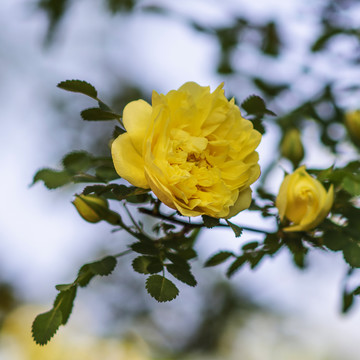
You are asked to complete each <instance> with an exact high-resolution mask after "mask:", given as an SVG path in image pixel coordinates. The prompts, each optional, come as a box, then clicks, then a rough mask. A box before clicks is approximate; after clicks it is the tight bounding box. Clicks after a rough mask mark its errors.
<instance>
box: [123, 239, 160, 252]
mask: <svg viewBox="0 0 360 360" xmlns="http://www.w3.org/2000/svg"><path fill="white" fill-rule="evenodd" d="M130 248H131V249H132V250H134V251H135V252H137V253H139V254H144V255H158V254H159V250H158V248H156V247H155V245H154V244H153V243H152V242H150V241H147V242H136V243H134V244H131V245H130Z"/></svg>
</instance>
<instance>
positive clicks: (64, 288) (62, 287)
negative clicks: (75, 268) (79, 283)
mask: <svg viewBox="0 0 360 360" xmlns="http://www.w3.org/2000/svg"><path fill="white" fill-rule="evenodd" d="M73 286H75V285H74V284H73V283H71V284H59V285H55V289H56V290H59V291H67V290H70V289H71V288H72V287H73Z"/></svg>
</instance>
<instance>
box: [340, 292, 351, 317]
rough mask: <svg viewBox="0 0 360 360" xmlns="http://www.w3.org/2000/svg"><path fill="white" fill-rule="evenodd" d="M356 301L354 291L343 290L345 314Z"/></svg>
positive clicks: (343, 310) (343, 311) (343, 309)
mask: <svg viewBox="0 0 360 360" xmlns="http://www.w3.org/2000/svg"><path fill="white" fill-rule="evenodd" d="M353 302H354V293H353V292H350V293H349V292H347V291H346V289H345V290H344V291H343V296H342V309H341V311H342V313H343V314H345V313H347V312H348V311H349V310H350V308H351V306H352V305H353Z"/></svg>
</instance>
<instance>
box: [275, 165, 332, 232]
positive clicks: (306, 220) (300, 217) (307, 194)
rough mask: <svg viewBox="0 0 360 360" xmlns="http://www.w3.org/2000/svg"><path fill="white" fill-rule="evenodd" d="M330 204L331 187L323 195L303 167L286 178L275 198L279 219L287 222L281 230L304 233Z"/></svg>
mask: <svg viewBox="0 0 360 360" xmlns="http://www.w3.org/2000/svg"><path fill="white" fill-rule="evenodd" d="M333 202H334V189H333V185H331V186H330V188H329V191H328V192H326V190H325V188H324V186H323V185H322V184H321V183H320V181H318V180H316V179H314V178H313V177H311V176H310V175H309V174H308V173H307V172H306V170H305V166H301V167H300V168H298V169H296V170H295V171H294V172H293V173H292V174H290V175H286V176H285V178H284V180H283V182H282V184H281V186H280V190H279V194H278V196H277V198H276V207H277V208H278V210H279V216H280V220H281V221H282V220H284V218H286V219H288V220H290V221H291V225H290V226H288V227H285V228H284V229H283V230H284V231H307V230H311V229H313V228H314V227H316V226H317V225H319V224H320V223H321V222H322V221H323V220H324V219H325V217H326V215H327V214H328V213H329V211H330V209H331V206H332V204H333Z"/></svg>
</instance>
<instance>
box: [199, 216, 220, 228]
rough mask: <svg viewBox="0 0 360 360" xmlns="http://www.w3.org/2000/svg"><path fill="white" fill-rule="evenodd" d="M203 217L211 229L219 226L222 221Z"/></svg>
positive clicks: (205, 223)
mask: <svg viewBox="0 0 360 360" xmlns="http://www.w3.org/2000/svg"><path fill="white" fill-rule="evenodd" d="M201 217H202V220H203V223H204V225H205V226H206V227H207V228H209V229H211V228H213V227H215V226H217V225H219V222H220V220H219V219H217V218H213V217H211V216H207V215H201Z"/></svg>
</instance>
